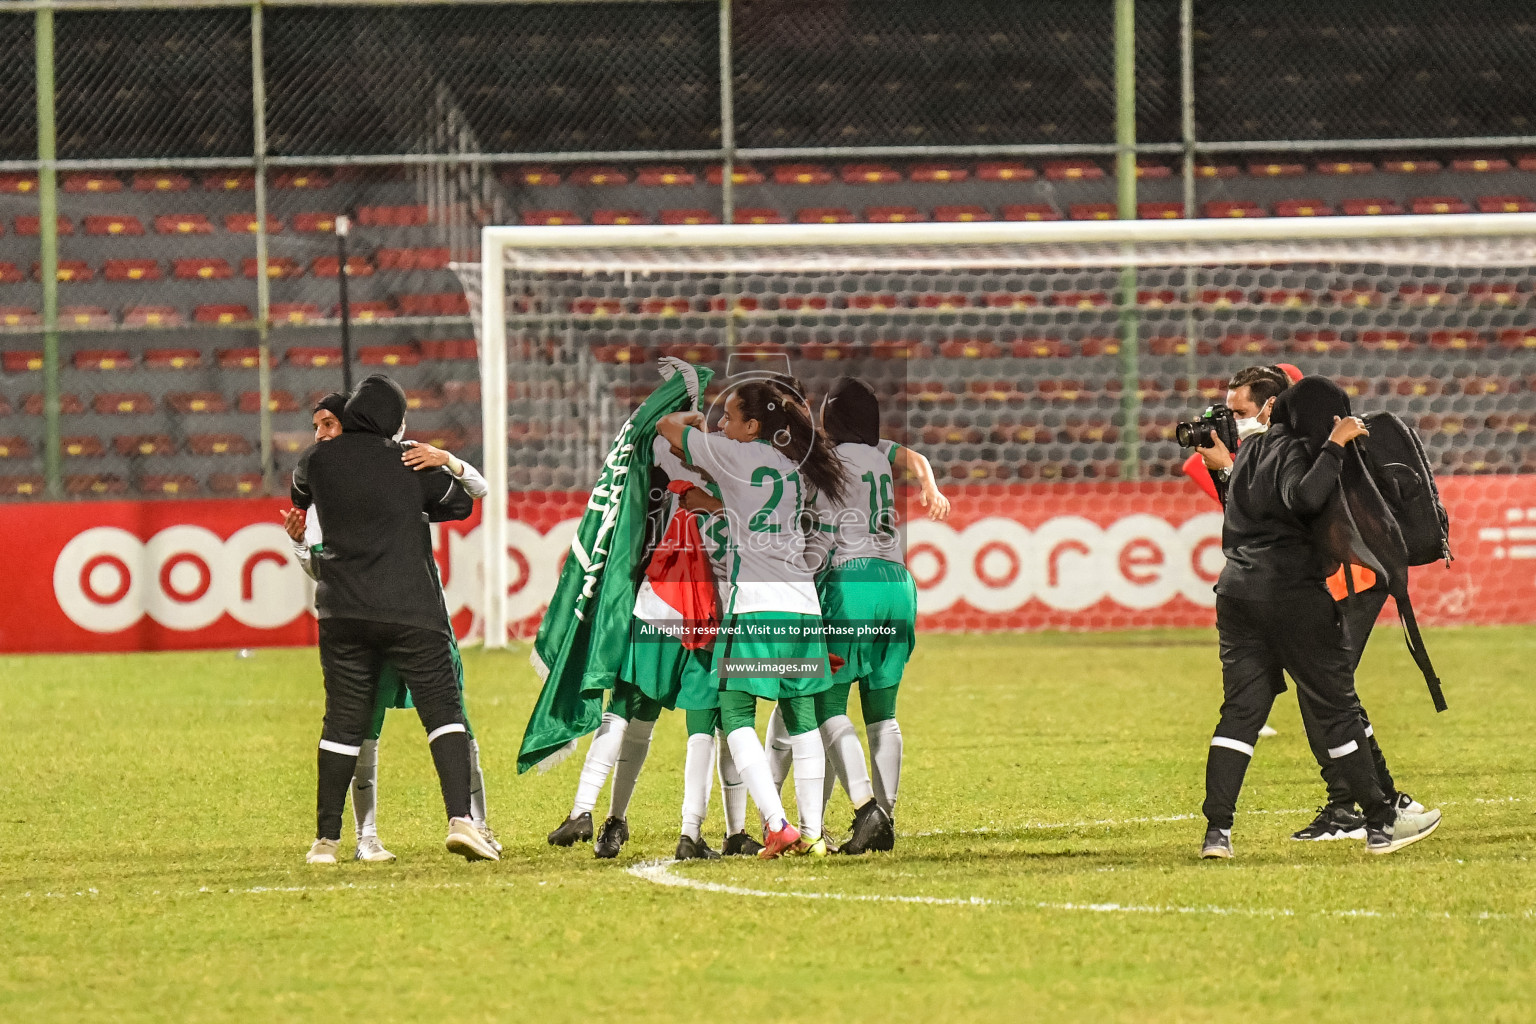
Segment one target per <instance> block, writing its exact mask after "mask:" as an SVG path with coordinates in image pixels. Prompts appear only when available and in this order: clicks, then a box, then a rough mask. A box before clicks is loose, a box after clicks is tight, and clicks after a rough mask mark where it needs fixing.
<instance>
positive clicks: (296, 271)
mask: <svg viewBox="0 0 1536 1024" xmlns="http://www.w3.org/2000/svg"><path fill="white" fill-rule="evenodd" d="M258 269H259V268H258V267H257V266H256V259H255V258H254V257H250V256H248V257H246V258H245V259H243V260H241V261H240V272H241V273H242V274H244V275H245V276H246V277H247V278H249V279H251V280H255V278H256V274H257V272H258ZM303 276H304V265H303V264H302V263H299V262H298V261H297V260H294V259H291V258H289V257H287V256H268V257H267V277H268V278H269V279H270V280H273V281H279V280H286V279H287V278H291V277H303Z"/></svg>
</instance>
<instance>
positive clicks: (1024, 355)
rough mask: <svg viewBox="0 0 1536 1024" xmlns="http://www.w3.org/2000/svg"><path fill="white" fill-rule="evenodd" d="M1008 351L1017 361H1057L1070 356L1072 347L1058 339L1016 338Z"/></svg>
mask: <svg viewBox="0 0 1536 1024" xmlns="http://www.w3.org/2000/svg"><path fill="white" fill-rule="evenodd" d="M1010 351H1011V353H1012V355H1013V356H1014V357H1016V358H1019V359H1058V358H1064V357H1066V356H1070V355H1071V354H1072V347H1071V346H1070V345H1068V344H1067V343H1066V342H1064V341H1062V340H1061V339H1059V338H1017V339H1015V340H1014V342H1013V344H1012V346H1011V349H1010Z"/></svg>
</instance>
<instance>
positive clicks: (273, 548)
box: [0, 475, 1536, 652]
mask: <svg viewBox="0 0 1536 1024" xmlns="http://www.w3.org/2000/svg"><path fill="white" fill-rule="evenodd" d="M1440 487H1441V492H1442V496H1443V498H1444V500H1445V503H1446V505H1447V507H1448V508H1449V510H1450V513H1451V523H1452V547H1453V549H1454V551H1455V553H1456V561H1455V563H1454V564H1453V565H1452V566H1451V567H1450V568H1446V567H1444V566H1442V565H1431V566H1425V567H1423V568H1419V569H1415V570H1414V579H1413V591H1414V605H1415V608H1416V610H1417V611H1418V613H1419V617H1420V620H1421V621H1422V622H1424V623H1425V624H1426V625H1430V626H1436V625H1456V624H1472V623H1477V624H1486V623H1504V622H1531V621H1536V476H1532V475H1522V476H1478V477H1451V478H1447V479H1444V480H1442V481H1440ZM949 494H950V498H951V500H952V501H953V505H954V511H953V513H952V515H951V516H950V518H949V520H948V521H947V522H945V523H933V522H929V521H928V520H927V519H925V518H923V517H922V516H921V509H919V508H918V507H917V506H916V504H915V502H909V504H908V509H907V511H908V513H909V515H908V520H907V524H906V525H907V562H908V565H909V566H910V568H911V570H912V574H913V576H914V577H915V578H916V580H917V583H918V612H919V627H920V628H922V629H927V630H945V631H952V630H967V631H993V630H1037V629H1080V630H1096V629H1124V628H1133V627H1143V626H1200V625H1209V624H1210V623H1211V622H1212V620H1213V613H1212V610H1211V609H1212V607H1213V605H1214V596H1213V595H1212V593H1211V584H1212V582H1213V581H1214V580H1215V578H1216V575H1217V574H1218V573H1219V572H1220V570H1221V564H1222V556H1221V513H1220V509H1219V508H1218V507H1217V506H1216V505H1215V504H1214V503H1213V502H1212V501H1211V499H1210V498H1208V497H1206V496H1205V495H1203V494H1201V493H1200V492H1199V491H1198V490H1196V489H1195V487H1194V486H1193V485H1192V484H1190V483H1189V482H1188V481H1184V480H1177V481H1160V482H1156V483H1144V484H1116V483H1095V484H1068V485H1064V484H1016V485H1007V486H975V487H959V488H955V489H954V490H952V491H950V492H949ZM585 503H586V495H585V494H581V493H571V492H559V493H547V492H545V493H540V492H534V493H519V494H516V495H514V496H513V503H512V508H511V515H510V518H511V521H510V522H509V524H508V527H509V542H508V550H507V558H508V561H509V578H510V579H511V581H512V582H511V585H510V588H509V594H508V601H509V608H508V619H509V621H510V622H512V623H513V628H514V631H515V633H516V634H517V635H519V636H531V635H532V633H533V632H534V631H535V630H536V629H537V627H538V621H539V615H540V613H541V612H542V610H543V606H544V602H545V601H546V600H547V599H548V597H549V595H550V594H551V593H552V592H553V591H554V587H555V580H556V578H557V576H558V574H559V571H560V565H561V562H562V560H563V558H564V556H565V552H566V550H567V548H568V546H569V543H570V539H571V536H572V535H573V533H574V531H575V526H576V521H577V518H578V517H579V516H580V514H581V510H582V508H583V506H584V505H585ZM286 505H287V503H286V502H285V501H283V500H281V499H242V500H229V501H154V502H89V503H84V502H82V503H67V504H25V503H12V504H5V505H0V535H3V536H4V537H5V551H6V557H5V583H6V586H5V614H4V615H3V616H0V651H6V652H23V651H137V650H167V649H179V648H205V647H258V646H279V645H292V644H309V643H313V642H314V640H315V620H314V612H313V594H314V587H313V584H312V583H311V582H310V581H309V579H308V577H306V576H305V575H304V573H303V572H302V570H300V569H299V567H298V564H297V562H295V561H294V559H293V558H292V554H291V551H292V548H291V545H290V543H289V541H288V537H287V535H286V534H285V533H284V532H283V529H282V526H281V524H280V516H281V512H282V510H283V509H284V508H285V507H286ZM477 515H478V513H477ZM433 531H434V539H435V544H436V551H437V559H438V567H439V570H440V572H441V574H442V581H443V590H444V594H445V597H446V599H447V604H448V610H449V613H450V614H451V615H452V616H453V621H454V628H455V630H456V632H458V633H459V635H460V636H461V637H470V636H474V635H476V633H477V632H478V629H479V613H480V606H481V600H482V597H481V586H482V584H481V580H482V578H483V575H482V571H481V569H482V560H483V553H482V551H481V545H480V538H479V525H478V520H477V519H470V520H468V521H466V522H463V523H451V524H445V525H444V526H439V527H434V528H433Z"/></svg>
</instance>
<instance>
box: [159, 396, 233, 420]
mask: <svg viewBox="0 0 1536 1024" xmlns="http://www.w3.org/2000/svg"><path fill="white" fill-rule="evenodd" d="M165 404H166V407H167V408H169V409H170V410H171V411H172V412H178V413H181V414H182V415H189V414H192V413H221V412H228V411H229V403H228V402H226V401H224V396H223V395H221V394H219V393H218V392H217V391H172V392H169V393H168V394H166V396H165Z"/></svg>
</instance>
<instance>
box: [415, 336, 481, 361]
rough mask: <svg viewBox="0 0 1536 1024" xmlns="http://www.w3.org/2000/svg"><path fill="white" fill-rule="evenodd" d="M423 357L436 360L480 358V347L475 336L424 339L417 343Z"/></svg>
mask: <svg viewBox="0 0 1536 1024" xmlns="http://www.w3.org/2000/svg"><path fill="white" fill-rule="evenodd" d="M416 345H417V347H418V348H419V349H420V350H421V358H423V359H431V360H435V361H454V360H474V359H478V358H479V351H480V350H479V347H478V345H477V344H476V343H475V339H474V338H449V339H441V338H440V339H435V340H430V341H429V340H422V341H418V342H417V343H416Z"/></svg>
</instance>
